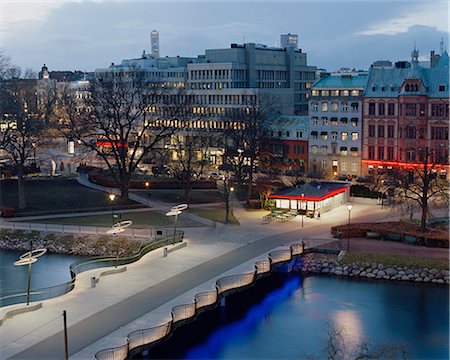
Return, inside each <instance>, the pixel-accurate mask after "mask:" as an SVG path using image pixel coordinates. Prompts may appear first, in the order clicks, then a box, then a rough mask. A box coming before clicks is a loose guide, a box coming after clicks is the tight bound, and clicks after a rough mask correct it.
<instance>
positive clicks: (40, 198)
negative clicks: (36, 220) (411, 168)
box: [1, 179, 136, 214]
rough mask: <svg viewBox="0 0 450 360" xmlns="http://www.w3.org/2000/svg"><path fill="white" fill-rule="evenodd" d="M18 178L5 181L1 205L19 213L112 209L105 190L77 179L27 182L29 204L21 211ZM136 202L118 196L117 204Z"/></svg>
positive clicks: (120, 205)
mask: <svg viewBox="0 0 450 360" xmlns="http://www.w3.org/2000/svg"><path fill="white" fill-rule="evenodd" d="M17 193H18V191H17V180H12V179H8V180H3V181H1V204H2V205H3V206H8V207H13V208H14V209H15V212H16V213H18V214H21V213H22V214H26V213H29V212H64V211H67V212H69V211H72V212H73V211H78V210H79V211H89V210H90V209H93V210H96V211H97V210H107V209H111V201H110V200H109V198H108V195H107V194H106V193H104V192H102V191H98V190H94V189H90V188H87V187H84V186H82V185H80V184H79V183H78V182H77V181H76V180H74V179H51V180H29V181H25V197H26V203H27V207H26V208H25V209H23V210H18V207H19V200H18V194H17ZM133 205H136V203H135V202H134V201H131V200H126V199H123V198H121V197H120V196H118V197H116V199H115V201H114V206H115V207H116V208H123V207H127V206H133Z"/></svg>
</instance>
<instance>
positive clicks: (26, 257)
mask: <svg viewBox="0 0 450 360" xmlns="http://www.w3.org/2000/svg"><path fill="white" fill-rule="evenodd" d="M46 252H47V249H44V248H42V249H36V250H31V251H28V252H26V253H25V254H22V255H20V256H19V260H17V261H16V262H14V265H16V266H23V265H28V285H27V306H28V305H30V283H31V264H34V263H35V262H36V261H38V257H40V256H42V255H44V254H45V253H46Z"/></svg>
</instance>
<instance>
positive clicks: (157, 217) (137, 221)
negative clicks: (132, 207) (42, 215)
mask: <svg viewBox="0 0 450 360" xmlns="http://www.w3.org/2000/svg"><path fill="white" fill-rule="evenodd" d="M116 214H118V213H116ZM121 219H122V220H131V221H133V227H134V228H139V227H147V226H172V225H173V220H172V218H169V217H167V216H166V215H165V214H162V213H159V212H156V211H143V212H133V213H123V214H121ZM178 220H179V224H180V225H181V226H182V225H183V220H182V219H178ZM117 221H118V218H115V222H117ZM35 222H39V223H46V224H65V225H84V226H111V225H112V214H107V215H92V216H77V217H68V218H53V219H44V220H39V221H35Z"/></svg>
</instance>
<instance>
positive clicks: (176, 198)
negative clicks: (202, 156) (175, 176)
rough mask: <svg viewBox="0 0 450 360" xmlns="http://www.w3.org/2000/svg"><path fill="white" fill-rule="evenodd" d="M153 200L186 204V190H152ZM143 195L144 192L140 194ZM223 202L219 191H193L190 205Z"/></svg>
mask: <svg viewBox="0 0 450 360" xmlns="http://www.w3.org/2000/svg"><path fill="white" fill-rule="evenodd" d="M149 192H150V193H151V198H152V199H154V200H158V201H162V202H166V203H174V204H179V203H184V202H186V200H185V198H184V190H182V189H170V190H169V189H167V190H165V189H161V190H159V189H155V190H150V191H149ZM139 194H142V192H139ZM220 202H223V195H222V194H221V193H220V192H219V191H217V190H192V191H191V194H190V197H189V203H190V204H206V203H220Z"/></svg>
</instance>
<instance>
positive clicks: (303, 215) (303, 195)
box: [301, 194, 306, 229]
mask: <svg viewBox="0 0 450 360" xmlns="http://www.w3.org/2000/svg"><path fill="white" fill-rule="evenodd" d="M304 197H305V194H302V200H303V201H302V202H304V201H305V200H304ZM301 210H302V229H303V218H304V217H305V214H304V212H303V209H301ZM305 211H306V206H305Z"/></svg>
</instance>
